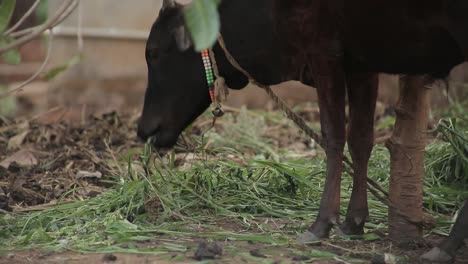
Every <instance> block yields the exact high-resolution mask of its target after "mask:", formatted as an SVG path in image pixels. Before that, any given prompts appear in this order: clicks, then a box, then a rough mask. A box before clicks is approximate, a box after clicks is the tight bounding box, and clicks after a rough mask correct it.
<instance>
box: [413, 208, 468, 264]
mask: <svg viewBox="0 0 468 264" xmlns="http://www.w3.org/2000/svg"><path fill="white" fill-rule="evenodd" d="M466 239H468V200H466V201H465V205H464V206H463V208H462V209H461V211H460V214H459V215H458V218H457V221H456V222H455V225H454V226H453V228H452V231H450V235H449V237H448V238H447V239H446V240H445V241H444V242H443V243H442V244H441V245H440V246H438V247H435V248H433V249H432V250H431V251H429V252H427V253H426V254H424V255H422V256H421V260H422V262H423V263H426V262H427V263H452V262H453V261H454V258H455V255H456V252H457V250H458V249H459V248H460V247H461V246H463V243H464V240H466Z"/></svg>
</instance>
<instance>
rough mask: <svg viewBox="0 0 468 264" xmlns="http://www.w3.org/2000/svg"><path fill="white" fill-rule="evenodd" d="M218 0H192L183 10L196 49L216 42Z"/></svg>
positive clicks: (207, 46) (219, 0) (199, 49)
mask: <svg viewBox="0 0 468 264" xmlns="http://www.w3.org/2000/svg"><path fill="white" fill-rule="evenodd" d="M220 2H221V0H194V1H193V2H192V3H191V4H190V5H189V6H188V7H187V8H186V9H185V10H184V17H185V22H186V24H187V27H188V29H189V31H190V33H191V35H192V40H193V42H194V45H195V50H197V51H201V50H203V49H206V48H209V47H211V46H212V45H213V44H214V43H215V42H216V38H217V36H218V32H219V29H220V21H219V14H218V5H219V3H220Z"/></svg>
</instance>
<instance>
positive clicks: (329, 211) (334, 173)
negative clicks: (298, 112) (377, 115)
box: [298, 56, 346, 242]
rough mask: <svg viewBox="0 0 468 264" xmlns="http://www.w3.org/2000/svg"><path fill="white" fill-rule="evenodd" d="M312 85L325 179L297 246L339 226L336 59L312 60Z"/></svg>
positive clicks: (340, 124)
mask: <svg viewBox="0 0 468 264" xmlns="http://www.w3.org/2000/svg"><path fill="white" fill-rule="evenodd" d="M314 59H315V65H314V81H315V84H316V86H317V93H318V98H319V107H320V124H321V128H322V136H323V139H324V142H325V144H326V147H325V152H326V155H327V177H326V182H325V188H324V192H323V194H322V200H321V202H320V208H319V213H318V216H317V219H316V220H315V222H314V223H313V224H312V225H311V226H310V228H309V230H308V232H306V233H305V234H303V235H301V236H300V237H299V239H298V240H299V241H301V242H311V241H314V240H318V239H320V238H326V237H328V235H329V232H330V229H331V228H332V226H333V225H334V224H336V223H338V222H339V210H340V185H341V173H342V171H343V164H342V162H343V150H344V144H345V141H346V131H345V96H346V90H345V85H344V84H345V80H344V73H343V70H342V69H343V68H342V67H341V64H340V62H339V60H338V59H336V58H327V59H323V58H320V57H319V56H316V57H314Z"/></svg>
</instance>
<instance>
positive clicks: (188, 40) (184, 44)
mask: <svg viewBox="0 0 468 264" xmlns="http://www.w3.org/2000/svg"><path fill="white" fill-rule="evenodd" d="M174 38H175V41H176V43H177V48H179V50H180V51H186V50H188V49H189V48H190V47H192V44H193V42H192V37H191V36H190V32H189V31H188V29H187V27H186V26H185V24H184V23H183V22H182V23H181V25H179V26H178V27H176V29H175V30H174Z"/></svg>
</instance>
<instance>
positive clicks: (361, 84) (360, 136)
mask: <svg viewBox="0 0 468 264" xmlns="http://www.w3.org/2000/svg"><path fill="white" fill-rule="evenodd" d="M346 84H347V91H348V105H349V122H348V140H347V141H348V147H349V151H350V153H351V158H352V160H353V166H354V178H353V191H352V194H351V200H350V201H349V206H348V212H347V214H346V220H345V221H344V222H343V224H342V225H341V231H343V232H344V233H345V234H347V235H360V234H363V233H364V224H365V222H366V219H367V217H368V215H369V210H368V207H367V189H366V187H367V165H368V162H369V158H370V155H371V152H372V147H373V145H374V112H375V104H376V100H377V86H378V75H377V74H375V73H368V74H350V75H346Z"/></svg>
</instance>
